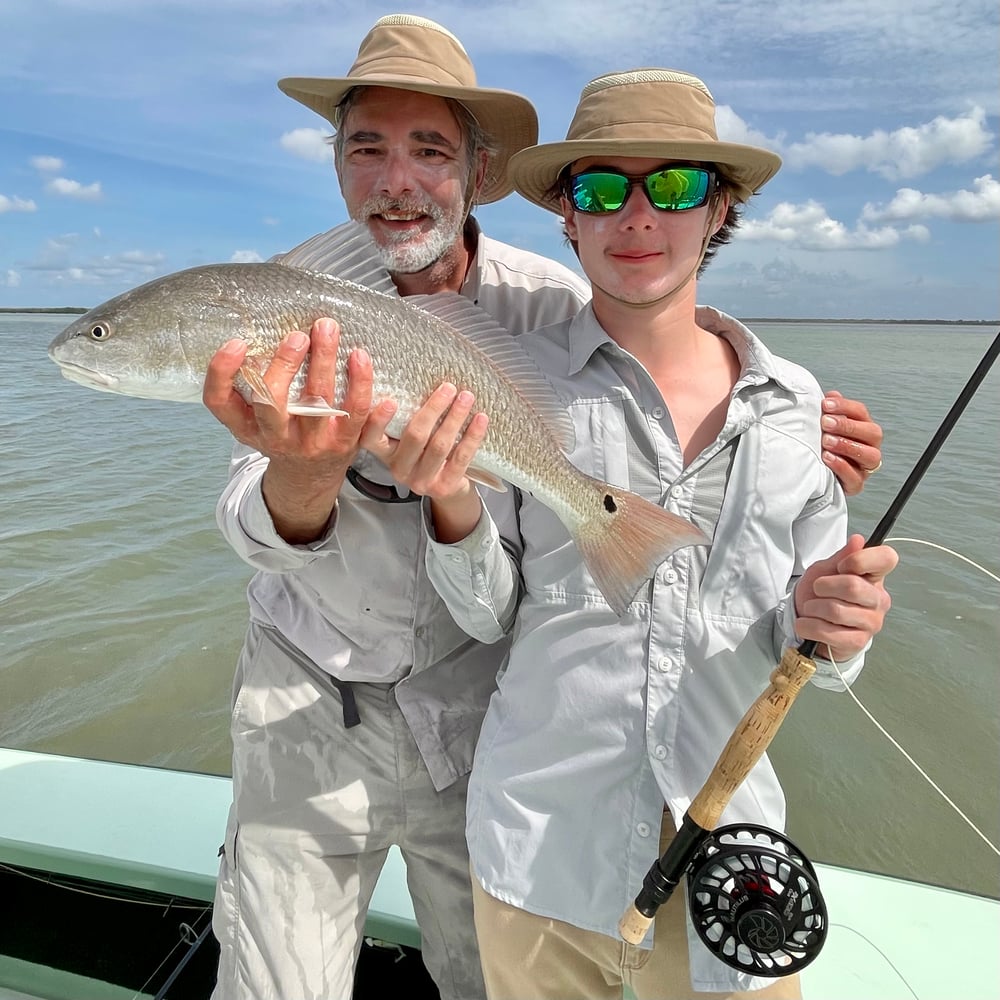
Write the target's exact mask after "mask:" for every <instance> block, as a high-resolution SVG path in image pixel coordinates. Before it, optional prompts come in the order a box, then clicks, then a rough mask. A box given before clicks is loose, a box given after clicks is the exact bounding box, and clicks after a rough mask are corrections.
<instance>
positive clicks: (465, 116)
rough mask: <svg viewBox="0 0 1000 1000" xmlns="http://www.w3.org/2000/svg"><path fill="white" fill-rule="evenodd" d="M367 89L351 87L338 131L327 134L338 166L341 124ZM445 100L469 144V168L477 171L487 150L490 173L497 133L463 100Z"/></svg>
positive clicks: (340, 107) (339, 114)
mask: <svg viewBox="0 0 1000 1000" xmlns="http://www.w3.org/2000/svg"><path fill="white" fill-rule="evenodd" d="M364 89H365V87H364V86H363V85H359V86H357V87H351V89H350V90H349V91H348V92H347V93H346V94H344V96H343V97H342V98H341V99H340V103H339V104H338V105H337V108H336V110H335V111H334V126H335V127H336V131H335V132H334V133H333V135H330V136H327V137H326V142H327V143H328V144H329V145H330V146H332V147H333V162H334V163H335V164H336V166H337V169H338V170H339V169H340V166H341V163H342V162H343V156H344V140H345V136H344V132H343V129H341V127H340V125H341V122H343V120H344V119H345V118H346V117H347V115H348V113H349V112H350V110H351V109H352V108H353V107H354V106H355V104H357V103H358V98H359V97H360V96H361V92H362V91H363V90H364ZM442 100H443V101H445V102H447V104H448V107H449V108H450V109H451V113H452V114H453V115H454V116H455V120H456V121H457V122H458V127H459V129H460V131H461V133H462V143H463V145H464V147H465V168H466V170H467V171H469V172H473V171H475V169H476V161H477V160H478V158H479V154H480V153H486V156H487V174H489V171H490V166H491V162H490V161H492V159H493V157H494V156H496V153H497V150H498V147H497V144H496V141H495V140H494V138H493V136H491V135H490V134H489V132H487V131H486V130H485V129H484V128H483V127H482V126H481V125H480V124H479V122H478V121H476V117H475V115H473V113H472V112H471V111H470V110H469V109H468V108H467V107H466V106H465V105H464V104H463V103H462V102H461V101H456V100H455V99H454V98H452V97H443V98H442Z"/></svg>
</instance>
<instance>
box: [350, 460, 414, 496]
mask: <svg viewBox="0 0 1000 1000" xmlns="http://www.w3.org/2000/svg"><path fill="white" fill-rule="evenodd" d="M346 476H347V481H348V482H349V483H350V484H351V485H352V486H353V487H354V488H355V489H356V490H357V491H358V492H359V493H360V494H361V495H362V496H363V497H367V498H368V499H369V500H374V501H375V502H376V503H419V502H420V501H421V500H423V497H422V496H421V495H420V494H419V493H414V492H412V491H411V492H409V493H407V494H406V496H405V497H404V496H400V495H399V491H398V490H397V489H396V487H395V486H394V485H393V484H392V483H376V482H373V481H372V480H371V479H367V478H366V477H365V476H362V475H361V473H360V472H358V471H357V469H355V468H354V466H353V465H349V466H348V467H347V473H346Z"/></svg>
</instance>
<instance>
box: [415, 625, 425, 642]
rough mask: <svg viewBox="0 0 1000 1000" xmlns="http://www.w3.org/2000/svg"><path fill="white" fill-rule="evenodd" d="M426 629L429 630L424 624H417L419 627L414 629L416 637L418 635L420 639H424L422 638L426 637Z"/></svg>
mask: <svg viewBox="0 0 1000 1000" xmlns="http://www.w3.org/2000/svg"><path fill="white" fill-rule="evenodd" d="M426 631H427V629H425V628H424V627H423V625H418V626H417V627H416V628H415V629H414V630H413V634H414V635H415V636H416V637H417V638H418V639H422V638H423V637H424V632H426Z"/></svg>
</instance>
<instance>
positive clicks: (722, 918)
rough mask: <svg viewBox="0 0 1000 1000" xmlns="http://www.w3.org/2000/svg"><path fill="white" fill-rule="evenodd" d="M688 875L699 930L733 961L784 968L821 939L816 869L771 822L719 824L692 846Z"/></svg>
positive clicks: (802, 959)
mask: <svg viewBox="0 0 1000 1000" xmlns="http://www.w3.org/2000/svg"><path fill="white" fill-rule="evenodd" d="M687 878H688V901H689V903H690V909H691V919H692V921H693V922H694V926H695V930H696V931H697V932H698V936H699V937H700V938H701V940H702V941H703V942H704V944H705V946H706V947H707V948H708V950H709V951H710V952H712V954H713V955H715V956H716V957H717V958H719V959H720V960H721V961H723V962H725V963H726V964H727V965H729V966H732V967H733V968H734V969H739V970H740V971H741V972H747V973H749V974H751V975H756V976H790V975H792V974H793V973H796V972H798V971H799V969H802V968H805V966H807V965H808V964H809V963H810V962H811V961H812V960H813V959H814V958H815V957H816V956H817V955H818V954H819V952H820V949H821V948H822V947H823V942H824V941H825V940H826V932H827V928H828V926H829V924H828V920H827V915H826V904H825V903H824V902H823V896H822V894H821V893H820V889H819V884H818V882H817V881H816V872H815V870H814V869H813V866H812V865H811V864H810V863H809V861H808V860H807V859H806V858H805V856H804V855H803V854H802V852H801V851H800V850H799V849H798V848H797V847H796V846H795V845H794V844H793V843H792V842H791V841H790V840H788V839H787V838H785V837H783V836H782V835H781V834H779V833H776V832H775V831H774V830H769V829H767V827H763V826H755V825H752V824H746V825H739V824H737V825H734V826H725V827H720V828H719V829H717V830H715V831H714V832H713V833H712V835H711V836H710V837H708V838H707V840H706V841H705V843H704V844H702V846H701V847H700V848H699V849H698V852H697V853H696V854H695V856H694V858H693V859H692V860H691V866H690V868H689V869H688V876H687Z"/></svg>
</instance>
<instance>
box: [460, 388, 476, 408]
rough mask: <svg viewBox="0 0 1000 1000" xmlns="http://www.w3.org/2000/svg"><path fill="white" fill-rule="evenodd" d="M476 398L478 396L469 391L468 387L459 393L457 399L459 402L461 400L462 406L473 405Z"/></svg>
mask: <svg viewBox="0 0 1000 1000" xmlns="http://www.w3.org/2000/svg"><path fill="white" fill-rule="evenodd" d="M475 398H476V397H475V396H473V395H472V393H471V392H469V390H468V389H463V390H462V391H461V392H460V393H459V394H458V400H457V402H459V403H460V404H461V405H462V406H472V403H473V400H475Z"/></svg>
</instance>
